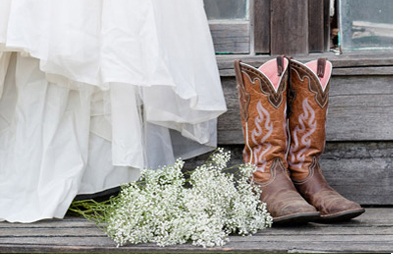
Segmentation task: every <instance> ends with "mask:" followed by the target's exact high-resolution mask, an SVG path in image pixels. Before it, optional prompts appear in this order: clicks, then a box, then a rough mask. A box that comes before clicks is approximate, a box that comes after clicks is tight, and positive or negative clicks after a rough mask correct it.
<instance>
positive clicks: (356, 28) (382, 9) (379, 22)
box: [338, 0, 393, 52]
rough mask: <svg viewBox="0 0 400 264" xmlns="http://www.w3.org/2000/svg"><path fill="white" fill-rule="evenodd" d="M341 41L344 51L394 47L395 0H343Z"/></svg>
mask: <svg viewBox="0 0 400 264" xmlns="http://www.w3.org/2000/svg"><path fill="white" fill-rule="evenodd" d="M338 3H339V5H338V13H339V14H338V15H339V27H340V30H339V44H340V46H341V49H342V51H343V52H349V51H355V50H377V49H392V48H393V1H392V0H379V1H376V0H340V1H339V2H338Z"/></svg>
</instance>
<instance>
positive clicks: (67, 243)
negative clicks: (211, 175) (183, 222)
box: [0, 208, 393, 254]
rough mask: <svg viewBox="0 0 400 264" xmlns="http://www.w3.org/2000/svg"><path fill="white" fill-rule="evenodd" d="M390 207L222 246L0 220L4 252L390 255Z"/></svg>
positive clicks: (78, 222)
mask: <svg viewBox="0 0 400 264" xmlns="http://www.w3.org/2000/svg"><path fill="white" fill-rule="evenodd" d="M392 252H393V210H392V208H367V210H366V212H365V213H364V214H363V215H361V216H360V217H358V218H356V219H354V220H352V221H350V222H344V223H338V224H319V223H309V224H307V225H303V226H297V227H294V226H283V227H277V226H275V227H272V228H269V229H266V230H262V231H260V232H258V233H257V234H255V235H253V236H246V237H242V236H230V242H229V243H228V244H227V245H225V246H223V247H215V248H202V247H197V246H192V245H191V244H184V245H178V246H170V247H158V246H156V245H155V244H140V245H128V246H124V247H118V248H117V247H116V245H115V243H114V242H113V241H112V240H111V239H110V238H108V237H107V236H106V235H105V234H104V233H103V232H102V231H101V230H100V229H98V228H97V227H96V226H95V225H94V224H93V223H92V222H89V221H87V220H85V219H84V218H80V217H71V216H70V217H66V218H65V219H63V220H45V221H40V222H36V223H29V224H21V223H7V222H0V253H56V254H58V253H136V254H148V253H152V254H156V253H175V254H181V253H185V254H191V253H196V254H198V253H208V254H214V253H251V254H254V253H258V254H264V253H274V254H277V253H392Z"/></svg>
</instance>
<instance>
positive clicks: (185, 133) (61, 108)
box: [0, 0, 226, 222]
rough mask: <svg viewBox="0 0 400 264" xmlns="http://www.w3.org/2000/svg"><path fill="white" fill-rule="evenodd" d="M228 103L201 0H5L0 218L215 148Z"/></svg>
mask: <svg viewBox="0 0 400 264" xmlns="http://www.w3.org/2000/svg"><path fill="white" fill-rule="evenodd" d="M225 111H226V105H225V100H224V96H223V92H222V87H221V84H220V79H219V75H218V69H217V64H216V59H215V55H214V49H213V45H212V39H211V35H210V32H209V28H208V23H207V19H206V16H205V14H204V9H203V3H202V1H201V0H168V1H165V0H146V1H142V0H115V1H107V0H85V1H81V0H40V1H37V0H18V1H16V0H2V1H0V220H6V221H11V222H32V221H36V220H40V219H45V218H54V217H56V218H62V217H63V216H64V215H65V213H66V211H67V209H68V206H69V204H70V203H71V201H72V200H73V199H74V197H75V196H76V195H78V194H91V193H96V192H100V191H103V190H106V189H109V188H113V187H116V186H119V185H121V184H123V183H126V182H129V181H134V180H137V179H138V178H139V176H140V170H141V169H143V168H157V167H158V166H163V165H167V164H171V163H173V162H174V160H175V159H176V158H178V157H181V158H190V157H193V156H196V155H200V154H203V153H206V152H208V151H210V150H212V149H213V148H215V147H216V144H217V142H216V133H217V118H218V116H220V115H221V114H222V113H224V112H225Z"/></svg>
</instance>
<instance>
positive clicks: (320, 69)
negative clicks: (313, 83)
mask: <svg viewBox="0 0 400 264" xmlns="http://www.w3.org/2000/svg"><path fill="white" fill-rule="evenodd" d="M325 65H326V59H325V58H319V59H318V63H317V75H318V77H319V78H323V77H324V75H325Z"/></svg>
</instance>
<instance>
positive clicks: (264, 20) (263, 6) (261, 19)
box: [254, 0, 271, 54]
mask: <svg viewBox="0 0 400 264" xmlns="http://www.w3.org/2000/svg"><path fill="white" fill-rule="evenodd" d="M269 9H270V1H265V0H255V1H254V51H255V53H256V54H260V53H263V54H267V53H269V52H270V41H271V40H270V34H271V32H270V12H269Z"/></svg>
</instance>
